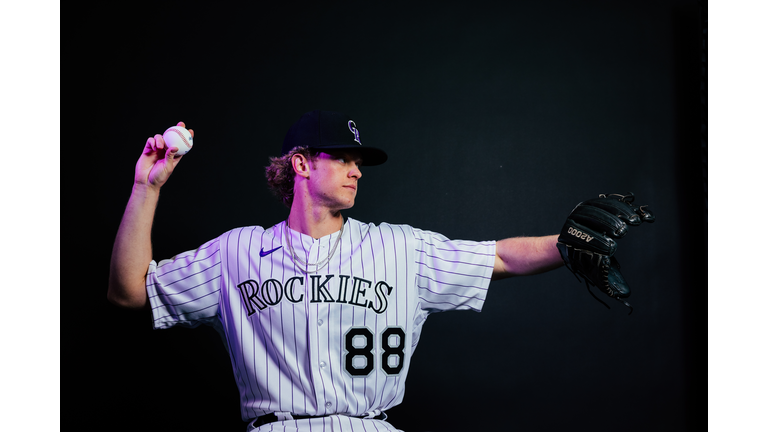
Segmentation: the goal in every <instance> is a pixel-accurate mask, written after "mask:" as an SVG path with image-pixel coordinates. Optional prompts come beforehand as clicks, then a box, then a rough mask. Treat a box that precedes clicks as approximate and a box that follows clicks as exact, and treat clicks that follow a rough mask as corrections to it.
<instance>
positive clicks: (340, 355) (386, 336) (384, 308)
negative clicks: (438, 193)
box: [147, 219, 496, 431]
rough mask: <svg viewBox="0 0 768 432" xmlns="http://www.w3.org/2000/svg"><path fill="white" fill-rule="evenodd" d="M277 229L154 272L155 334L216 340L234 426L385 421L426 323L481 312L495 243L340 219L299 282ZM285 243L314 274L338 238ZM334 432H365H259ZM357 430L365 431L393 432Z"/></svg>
mask: <svg viewBox="0 0 768 432" xmlns="http://www.w3.org/2000/svg"><path fill="white" fill-rule="evenodd" d="M285 229H286V224H285V222H281V223H279V224H277V225H275V226H273V227H271V228H268V229H264V228H262V227H259V226H252V227H244V228H237V229H234V230H231V231H228V232H226V233H224V234H223V235H221V236H220V237H218V238H216V239H214V240H212V241H209V242H208V243H206V244H204V245H202V246H201V247H200V248H199V249H197V250H193V251H188V252H185V253H182V254H179V255H177V256H175V257H174V258H173V259H170V260H163V261H161V262H160V263H156V262H155V261H152V263H151V264H150V267H149V272H148V274H147V292H148V295H149V301H150V303H151V306H152V313H153V317H154V326H155V328H158V329H162V328H167V327H171V326H174V325H182V326H187V327H196V326H198V325H200V324H209V325H212V326H214V327H215V328H216V329H217V330H218V331H219V334H221V335H222V340H223V341H224V343H225V345H226V348H227V350H228V352H229V355H230V359H231V362H232V367H233V369H234V376H235V379H236V381H237V386H238V388H239V390H240V402H241V415H242V418H243V420H247V419H252V418H254V417H258V416H261V415H264V414H267V413H272V412H290V413H293V414H297V415H313V416H325V415H329V414H343V415H345V416H363V415H366V413H371V412H374V410H377V409H378V410H382V411H384V410H387V409H389V408H391V407H393V406H395V405H397V404H399V403H400V402H401V401H402V399H403V395H404V390H405V387H404V386H405V377H406V375H407V373H408V367H409V364H410V360H411V356H412V355H413V352H414V349H415V348H416V345H417V343H418V341H419V335H420V333H421V328H422V325H423V324H424V320H425V319H426V318H427V316H428V315H429V314H430V313H433V312H439V311H446V310H475V311H478V312H479V311H480V310H481V308H482V305H483V302H484V301H485V296H486V292H487V289H488V285H489V282H490V278H491V273H492V271H493V263H494V257H495V246H496V244H495V241H487V242H475V241H463V240H449V239H447V238H445V237H444V236H442V235H440V234H437V233H433V232H430V231H424V230H419V229H416V228H413V227H410V226H407V225H390V224H385V223H384V224H381V225H378V226H377V225H374V224H364V223H361V222H359V221H356V220H354V219H347V221H346V222H345V225H344V230H343V234H342V238H341V241H340V243H339V244H338V247H337V249H336V251H335V253H334V254H333V256H332V258H331V260H330V263H329V264H328V265H327V266H326V267H325V268H322V269H321V270H320V271H319V272H316V273H311V272H310V273H308V274H305V273H303V272H302V271H301V270H300V267H297V266H296V264H295V263H294V260H293V258H292V256H291V252H290V250H289V247H288V244H286V242H285V232H284V230H285ZM289 234H290V236H291V237H290V238H291V239H292V244H293V250H294V251H295V253H296V254H297V255H298V256H299V257H300V258H301V259H303V260H304V261H305V262H313V263H314V262H318V261H321V260H322V259H323V258H325V257H326V256H328V253H329V250H330V249H331V248H332V247H333V244H334V242H335V241H336V239H337V236H338V235H339V232H336V233H333V234H330V235H328V236H325V237H322V238H320V239H313V238H312V237H310V236H308V235H304V234H301V233H299V232H296V231H293V230H289ZM333 421H335V422H338V424H335V428H334V430H350V431H354V430H363V428H362V424H363V421H361V420H358V419H350V418H346V417H337V416H333V417H325V418H323V419H312V420H297V421H288V422H284V423H281V424H275V423H272V424H270V425H269V426H270V429H268V430H295V429H291V428H292V427H295V424H297V422H304V424H306V425H309V424H310V423H312V422H314V423H312V424H316V425H318V427H319V429H318V430H320V429H322V428H321V427H320V425H322V424H324V422H333ZM365 422H368V423H365V424H366V425H368V429H367V430H396V429H394V428H392V426H390V425H389V424H388V423H386V422H384V421H375V420H365ZM356 425H357V426H356ZM371 426H373V427H371ZM281 428H282V429H281Z"/></svg>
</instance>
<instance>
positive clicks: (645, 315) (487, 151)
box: [64, 1, 707, 432]
mask: <svg viewBox="0 0 768 432" xmlns="http://www.w3.org/2000/svg"><path fill="white" fill-rule="evenodd" d="M705 14H706V4H705V3H704V5H702V3H700V2H697V1H649V2H642V3H638V2H609V1H587V2H573V1H540V2H536V1H526V2H495V3H494V2H465V3H458V2H452V3H448V2H443V3H439V4H438V3H431V4H429V5H427V4H421V3H417V2H409V3H402V4H393V3H383V2H377V3H375V4H362V2H358V3H354V2H316V3H313V4H311V5H308V4H298V3H292V4H287V3H286V4H281V5H261V4H258V5H257V4H254V5H251V6H246V7H236V6H224V5H220V4H217V3H214V2H210V3H208V4H206V5H193V4H192V3H189V2H179V3H178V4H176V5H170V4H169V5H165V6H159V5H154V6H151V7H139V6H138V4H135V3H132V5H131V6H130V8H128V7H127V6H126V9H125V10H123V11H122V12H121V13H119V14H106V13H105V14H103V16H102V19H100V20H96V21H94V22H93V23H92V25H91V26H89V27H86V28H80V29H78V30H79V31H78V33H77V34H78V35H81V36H83V37H84V38H83V39H82V40H83V41H84V42H83V43H84V44H85V48H89V47H93V48H94V49H93V50H91V51H90V52H92V55H91V56H89V59H88V67H87V68H82V70H83V72H82V77H83V78H85V79H86V80H87V82H88V83H89V84H88V85H86V86H84V88H82V89H79V90H80V91H81V92H82V93H83V94H87V95H88V102H87V111H86V113H87V114H88V115H89V116H90V117H89V118H90V119H91V120H92V121H93V123H95V124H96V125H97V126H96V127H95V130H94V131H92V134H91V142H92V144H93V146H94V147H93V148H91V149H89V150H87V151H88V152H94V153H99V154H101V155H104V156H106V159H105V161H104V163H101V164H99V168H98V171H97V172H98V174H97V175H99V183H100V184H101V187H102V191H101V195H100V196H99V197H98V198H96V199H94V200H93V201H92V202H91V204H94V205H96V206H97V207H98V209H97V210H95V212H96V213H95V214H96V215H97V216H98V218H99V221H100V223H99V224H98V225H97V226H98V228H97V229H96V230H95V232H97V233H98V234H97V239H98V244H96V245H94V248H95V249H94V250H93V251H92V253H94V257H93V260H92V262H91V263H90V264H89V267H90V266H93V267H92V268H93V269H95V278H93V279H90V278H89V281H88V282H87V283H86V286H87V290H86V292H87V293H89V294H88V296H92V297H94V298H96V299H97V300H95V301H96V306H95V308H94V309H93V310H95V311H96V313H95V314H93V313H89V314H88V316H87V318H86V319H87V320H88V321H89V325H91V326H95V327H97V328H98V329H105V330H103V331H102V330H98V331H97V332H96V334H97V335H98V337H96V338H95V342H94V339H88V346H87V347H83V349H93V355H92V356H88V357H85V358H84V359H83V360H81V361H78V363H79V364H81V365H82V366H83V369H82V371H80V372H79V373H78V374H77V381H75V382H73V384H75V385H77V384H76V383H79V382H81V379H82V378H83V377H87V381H88V382H92V383H95V384H96V386H97V387H96V388H94V391H93V392H90V394H91V395H92V396H93V401H92V403H91V404H90V407H92V408H89V409H87V410H86V411H87V412H94V411H95V412H99V413H101V415H102V416H104V417H103V418H105V419H108V420H105V421H106V423H105V426H109V428H110V430H145V431H154V430H187V431H208V430H243V427H244V423H242V422H241V420H240V418H239V409H238V394H237V389H236V386H235V383H234V379H233V377H232V371H231V368H230V364H229V360H228V358H227V356H226V353H225V351H224V348H223V346H222V345H221V342H220V340H219V339H218V336H217V335H216V334H215V333H214V332H213V331H212V330H210V329H208V328H198V329H195V330H184V329H180V330H175V329H171V330H167V331H155V330H152V329H151V320H150V318H149V316H148V315H147V314H144V313H138V312H130V311H124V310H120V309H118V308H116V307H114V306H112V305H110V304H109V303H108V302H107V301H106V281H107V275H108V267H109V257H110V252H111V247H112V242H113V240H114V235H115V233H116V231H117V227H118V225H119V222H120V218H121V216H122V212H123V210H124V207H125V204H126V203H127V200H128V197H129V195H130V191H131V180H132V176H133V167H134V164H135V162H136V159H137V158H138V156H139V154H140V152H141V150H142V148H143V145H144V142H145V140H146V138H147V137H149V136H151V135H153V134H155V133H162V131H164V130H165V129H166V128H167V127H169V126H171V125H173V124H175V123H176V122H178V121H184V122H186V124H187V126H188V127H190V128H192V129H194V130H195V148H194V149H193V151H191V152H190V154H189V155H188V156H187V157H185V158H184V160H183V161H182V163H181V164H180V165H179V167H178V169H177V170H176V172H175V173H174V174H173V176H172V178H171V180H170V181H169V183H168V184H167V185H166V186H165V187H164V189H163V193H162V197H161V202H160V206H159V208H158V211H157V215H156V220H155V226H154V255H155V257H156V258H157V259H162V258H168V257H170V256H172V255H174V254H176V253H178V252H181V251H184V250H188V249H193V248H196V247H197V246H199V245H200V244H202V243H204V242H205V241H207V240H209V239H211V238H213V237H215V236H217V235H219V234H220V233H222V232H224V231H226V230H228V229H231V228H234V227H237V226H243V225H262V226H270V225H272V224H274V223H277V222H279V221H280V220H282V219H284V218H285V217H286V216H287V213H288V211H287V209H286V208H284V207H283V206H282V204H280V203H279V202H278V201H277V200H276V199H275V198H274V197H273V196H272V195H271V194H270V193H269V192H268V190H267V188H266V183H265V180H264V175H263V167H264V165H265V164H266V163H267V158H268V156H270V155H275V154H276V153H277V152H278V151H279V148H280V145H281V143H282V139H283V135H284V133H285V131H286V130H287V128H288V127H289V126H290V124H291V123H293V122H294V121H295V120H296V119H297V118H298V117H299V116H300V115H301V114H302V113H304V112H306V111H309V110H311V109H316V108H321V109H330V110H337V111H343V112H346V113H348V114H349V115H350V116H351V117H352V118H353V119H354V120H355V122H356V124H357V125H358V128H359V130H360V133H361V139H362V141H363V143H365V144H366V145H371V146H378V147H381V148H384V149H385V150H386V151H387V152H388V154H389V157H390V159H389V161H388V162H387V163H386V164H385V165H382V166H380V167H370V168H367V169H364V171H363V174H364V175H363V179H362V180H361V187H360V190H359V193H358V199H357V203H356V206H355V207H354V208H353V209H350V210H349V211H347V212H345V214H346V215H347V216H351V217H354V218H356V219H358V220H362V221H370V222H376V223H378V222H382V221H386V222H390V223H407V224H410V225H413V226H416V227H419V228H424V229H430V230H434V231H437V232H440V233H443V234H445V235H446V236H448V237H453V238H465V239H473V240H488V239H500V238H505V237H511V236H522V235H545V234H554V233H556V232H558V231H559V229H560V226H561V225H562V222H563V220H564V218H565V216H567V214H568V212H569V211H570V210H571V209H572V207H573V206H574V205H575V204H576V203H577V202H579V201H581V200H584V199H587V198H590V197H593V196H595V195H597V194H599V193H606V192H608V193H612V192H627V191H632V192H634V193H635V194H636V196H637V201H638V202H639V203H642V204H645V203H647V204H650V206H651V209H653V210H654V211H655V213H656V214H657V217H658V220H657V222H656V223H655V224H653V225H644V226H641V227H638V228H635V229H633V230H631V232H630V234H629V235H628V236H627V237H626V238H625V239H622V240H621V241H620V242H619V251H618V253H617V256H618V257H619V259H620V260H621V261H622V265H623V270H624V274H625V276H626V277H627V278H628V280H629V281H630V284H631V286H632V287H633V295H632V297H631V299H630V302H631V303H632V305H633V306H634V308H635V311H634V313H633V314H632V315H631V316H627V310H626V308H624V307H623V306H621V305H620V304H618V303H615V305H612V308H611V309H610V310H609V309H606V308H605V307H604V306H602V305H601V304H599V303H598V302H596V301H595V300H594V299H593V298H592V297H591V296H590V295H589V294H588V293H587V291H586V288H585V287H584V285H582V284H579V283H578V282H577V281H576V279H575V278H574V277H573V276H572V275H571V274H570V273H569V272H567V271H566V270H564V269H560V270H557V271H553V272H550V273H547V274H544V275H539V276H532V277H523V278H513V279H508V280H504V281H500V282H494V283H493V284H492V285H491V291H490V293H489V295H488V299H487V302H486V305H485V307H484V309H483V312H482V313H479V314H477V313H473V312H450V313H444V314H437V315H434V316H432V317H431V318H430V319H429V320H428V322H427V324H426V325H425V328H424V333H423V336H422V340H421V343H420V345H419V348H418V349H417V351H416V354H415V356H414V358H413V360H412V366H411V372H410V374H409V378H408V386H407V390H406V394H405V400H404V402H403V404H402V405H401V406H399V407H396V408H395V409H392V410H391V411H390V412H389V415H390V420H391V422H392V423H393V424H394V425H395V426H397V427H399V428H401V429H403V430H405V431H407V432H418V431H444V432H448V431H459V430H489V429H494V430H526V431H550V430H553V431H554V430H577V431H581V430H584V431H586V430H589V431H609V430H615V429H620V430H624V431H647V430H656V431H681V430H693V425H694V424H695V423H698V422H701V421H702V420H703V419H704V417H705V415H706V405H705V403H706V401H705V399H704V397H705V396H706V391H707V389H706V375H705V373H706V357H705V354H704V353H703V352H702V350H703V349H704V348H705V347H706V327H705V326H706V321H705V320H706V292H707V291H706V290H707V278H706V272H707V269H706V256H707V251H706V247H707V243H706V236H705V235H702V233H705V231H706V211H707V209H706V205H705V198H706V197H705V183H704V181H705V180H704V177H705V174H706V173H705V169H706V167H705V166H704V165H703V164H702V146H701V135H700V130H701V125H702V120H701V113H702V111H701V107H702V100H701V82H702V80H701V67H702V63H701V61H702V60H701V59H702V23H703V22H704V17H705ZM99 46H101V47H102V48H98V47H99ZM105 46H106V47H108V48H107V49H104V48H103V47H105ZM86 70H87V72H85V71H86ZM80 112H82V111H80ZM105 142H108V143H109V147H108V148H107V149H104V148H103V147H102V146H103V143H105ZM91 230H92V231H93V230H94V227H93V226H92V227H91ZM612 303H613V302H612ZM92 319H96V322H95V323H93V322H90V320H92ZM80 342H83V340H80V339H79V338H77V337H76V338H75V340H74V341H72V347H73V348H74V347H78V346H80V345H79V343H80ZM65 355H66V351H65ZM68 402H69V401H68V400H67V398H65V400H64V405H65V406H68ZM81 409H82V408H78V411H75V412H73V411H72V409H71V407H70V409H65V416H67V415H73V414H74V415H76V416H77V417H81V416H82V417H83V418H87V416H88V414H86V413H85V412H82V411H80V410H81Z"/></svg>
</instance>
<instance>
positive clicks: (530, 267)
mask: <svg viewBox="0 0 768 432" xmlns="http://www.w3.org/2000/svg"><path fill="white" fill-rule="evenodd" d="M557 237H558V236H557V235H550V236H543V237H513V238H508V239H504V240H499V241H497V242H496V261H495V263H494V266H493V276H492V280H499V279H504V278H507V277H510V276H525V275H535V274H539V273H544V272H547V271H550V270H554V269H556V268H558V267H561V266H562V265H563V259H562V258H561V256H560V252H559V251H558V249H557Z"/></svg>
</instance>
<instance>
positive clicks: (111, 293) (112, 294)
mask: <svg viewBox="0 0 768 432" xmlns="http://www.w3.org/2000/svg"><path fill="white" fill-rule="evenodd" d="M142 294H143V295H128V294H127V293H126V292H125V290H122V289H118V288H115V287H113V286H112V285H110V286H109V288H108V289H107V300H108V301H109V302H110V303H112V304H113V305H115V306H118V307H120V308H123V309H134V310H138V309H147V308H148V307H149V299H148V298H147V294H146V291H143V293H142Z"/></svg>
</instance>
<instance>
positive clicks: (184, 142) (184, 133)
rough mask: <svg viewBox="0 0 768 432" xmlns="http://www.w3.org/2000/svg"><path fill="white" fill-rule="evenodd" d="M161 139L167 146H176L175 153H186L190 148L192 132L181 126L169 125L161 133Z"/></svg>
mask: <svg viewBox="0 0 768 432" xmlns="http://www.w3.org/2000/svg"><path fill="white" fill-rule="evenodd" d="M163 140H165V144H167V145H168V148H171V147H178V148H179V151H178V152H177V153H176V154H177V155H183V154H186V153H187V152H188V151H189V150H191V149H192V134H191V133H189V131H188V130H186V129H184V128H183V127H181V126H173V127H169V128H168V129H167V130H166V131H165V132H164V133H163Z"/></svg>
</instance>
